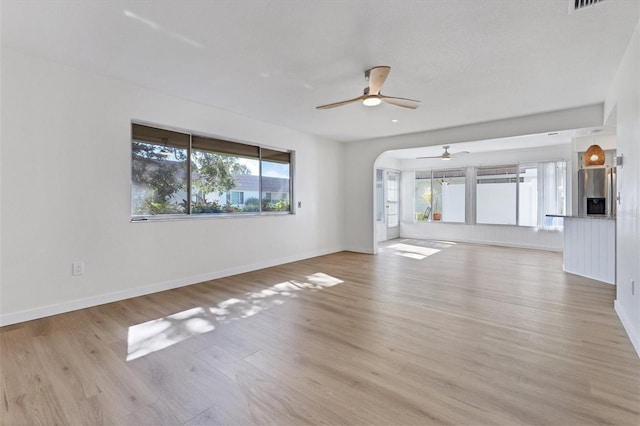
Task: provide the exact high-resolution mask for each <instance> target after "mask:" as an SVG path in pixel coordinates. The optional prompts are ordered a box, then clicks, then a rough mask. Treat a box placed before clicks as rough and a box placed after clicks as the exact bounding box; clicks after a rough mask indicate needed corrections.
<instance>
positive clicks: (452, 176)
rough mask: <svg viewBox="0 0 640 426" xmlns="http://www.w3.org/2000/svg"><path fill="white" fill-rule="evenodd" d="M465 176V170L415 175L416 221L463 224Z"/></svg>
mask: <svg viewBox="0 0 640 426" xmlns="http://www.w3.org/2000/svg"><path fill="white" fill-rule="evenodd" d="M465 175H466V173H465V170H464V169H454V170H434V171H418V172H416V186H415V212H416V219H417V220H421V221H442V222H462V223H464V222H465V199H466V190H465V179H466V178H465Z"/></svg>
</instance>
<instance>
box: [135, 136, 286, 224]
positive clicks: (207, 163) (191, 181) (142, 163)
mask: <svg viewBox="0 0 640 426" xmlns="http://www.w3.org/2000/svg"><path fill="white" fill-rule="evenodd" d="M187 200H189V201H187ZM290 200H291V154H290V153H289V152H283V151H276V150H272V149H266V148H261V147H259V146H254V145H247V144H241V143H236V142H230V141H225V140H221V139H216V138H208V137H202V136H196V135H190V134H186V133H179V132H172V131H167V130H163V129H157V128H154V127H149V126H143V125H139V124H133V125H132V210H131V213H132V215H133V216H134V218H136V217H142V218H144V217H147V216H156V215H189V214H191V215H199V214H246V213H259V212H263V211H277V212H290V211H291V202H290Z"/></svg>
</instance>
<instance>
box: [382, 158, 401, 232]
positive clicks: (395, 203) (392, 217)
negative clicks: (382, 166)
mask: <svg viewBox="0 0 640 426" xmlns="http://www.w3.org/2000/svg"><path fill="white" fill-rule="evenodd" d="M385 177H386V179H385V202H386V204H385V206H386V210H387V239H393V238H398V237H400V226H399V225H400V173H398V172H393V171H387V172H386V176H385Z"/></svg>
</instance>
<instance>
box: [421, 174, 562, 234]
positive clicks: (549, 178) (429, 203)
mask: <svg viewBox="0 0 640 426" xmlns="http://www.w3.org/2000/svg"><path fill="white" fill-rule="evenodd" d="M467 171H468V173H467ZM467 175H468V176H467ZM415 176H416V179H415V219H416V220H417V221H430V222H466V223H469V224H500V225H519V226H530V227H538V228H539V229H562V225H563V223H562V218H549V217H547V215H549V214H554V215H564V214H566V211H567V210H566V206H567V192H566V191H567V163H566V161H552V162H544V163H530V164H525V163H523V164H520V165H506V166H491V167H468V168H467V169H456V170H434V171H417V172H416V174H415ZM474 176H475V178H474ZM474 199H475V203H473V202H471V205H470V206H468V205H467V204H466V200H474ZM474 218H475V219H474Z"/></svg>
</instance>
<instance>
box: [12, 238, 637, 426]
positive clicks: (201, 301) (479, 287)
mask: <svg viewBox="0 0 640 426" xmlns="http://www.w3.org/2000/svg"><path fill="white" fill-rule="evenodd" d="M614 297H615V288H614V287H613V286H611V285H608V284H604V283H600V282H596V281H592V280H589V279H585V278H581V277H578V276H574V275H570V274H566V273H564V272H562V255H561V254H558V253H550V252H543V251H534V250H521V249H511V248H500V247H490V246H481V245H466V244H453V245H449V244H441V243H436V242H428V241H418V240H394V241H390V242H387V243H386V244H384V245H382V246H381V249H380V253H379V254H378V255H376V256H371V255H364V254H356V253H349V252H344V253H337V254H332V255H327V256H322V257H318V258H313V259H309V260H305V261H300V262H295V263H291V264H287V265H282V266H278V267H274V268H269V269H264V270H260V271H256V272H252V273H247V274H242V275H237V276H233V277H229V278H225V279H220V280H215V281H210V282H206V283H202V284H198V285H193V286H189V287H184V288H181V289H177V290H172V291H167V292H163V293H157V294H153V295H149V296H145V297H139V298H135V299H130V300H126V301H122V302H117V303H111V304H108V305H103V306H98V307H94V308H90V309H84V310H80V311H76V312H72V313H68V314H64V315H57V316H54V317H49V318H44V319H41V320H37V321H31V322H28V323H23V324H16V325H13V326H8V327H3V328H1V329H0V348H1V350H2V352H1V355H0V356H1V358H0V360H1V363H0V373H1V377H2V401H1V405H2V408H1V409H0V416H1V419H2V420H1V422H2V424H6V425H14V424H16V425H18V424H24V425H35V424H47V425H52V424H82V425H101V424H127V425H138V424H153V425H157V424H172V425H173V424H175V425H180V424H189V425H191V424H194V425H195V424H233V425H244V424H332V425H338V424H380V425H382V424H384V425H401V424H416V425H426V424H456V425H460V424H470V425H471V424H473V425H477V424H502V425H514V424H555V425H583V424H602V423H607V424H620V425H638V424H640V359H639V358H638V356H637V354H636V353H635V352H634V350H633V348H632V346H631V343H630V342H629V340H628V337H627V336H626V335H625V333H624V330H623V328H622V325H621V324H620V322H619V320H618V318H617V317H616V315H615V313H614V310H613V301H614Z"/></svg>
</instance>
